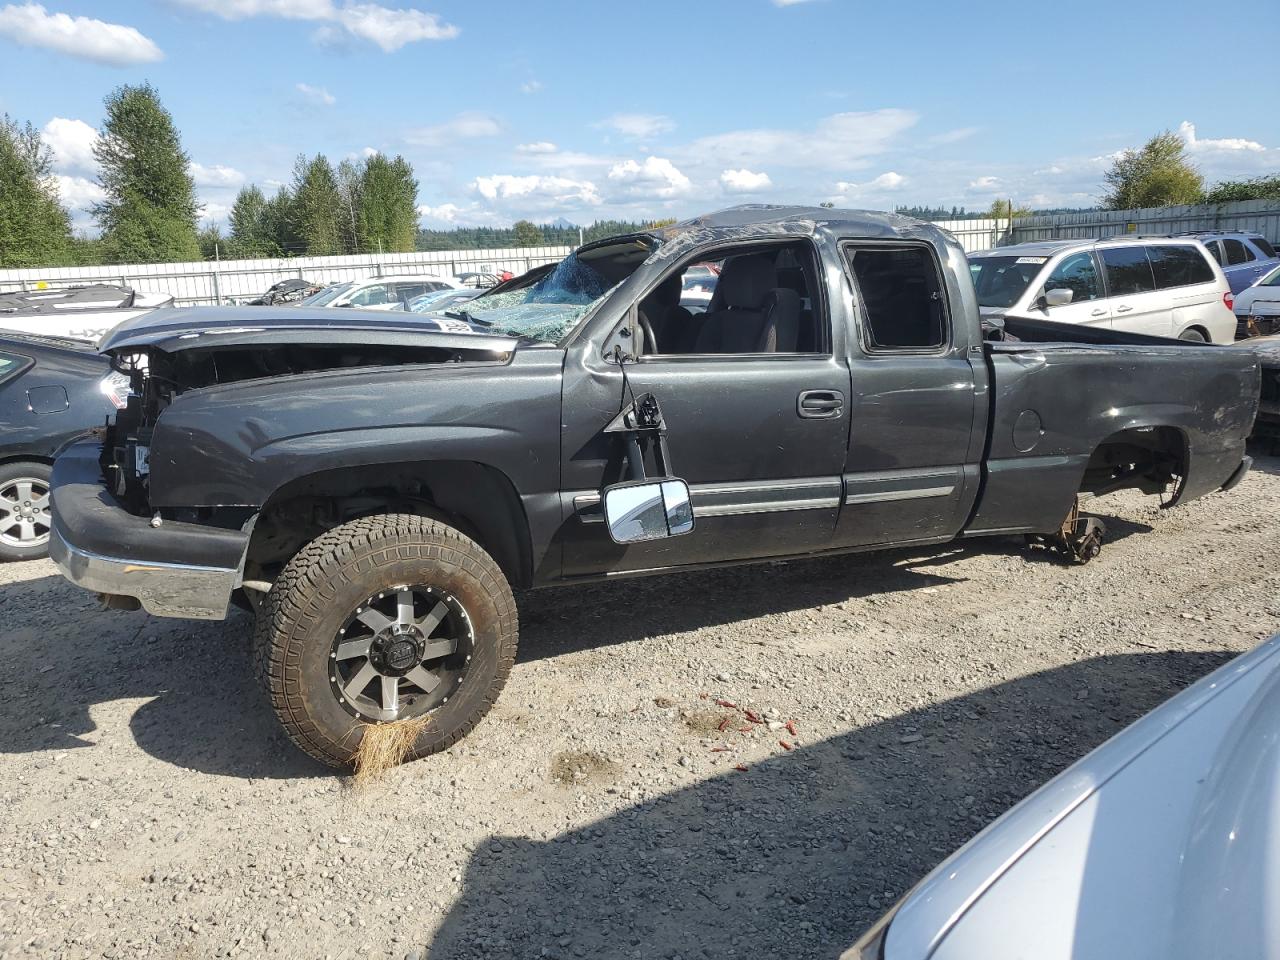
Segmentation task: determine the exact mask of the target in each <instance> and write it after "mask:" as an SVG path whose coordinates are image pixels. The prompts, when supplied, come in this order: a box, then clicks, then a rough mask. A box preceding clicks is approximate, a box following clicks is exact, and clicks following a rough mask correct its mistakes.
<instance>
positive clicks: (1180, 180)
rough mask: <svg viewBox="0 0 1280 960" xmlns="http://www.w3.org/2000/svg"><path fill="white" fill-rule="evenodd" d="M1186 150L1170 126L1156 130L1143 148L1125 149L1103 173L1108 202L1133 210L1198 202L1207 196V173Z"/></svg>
mask: <svg viewBox="0 0 1280 960" xmlns="http://www.w3.org/2000/svg"><path fill="white" fill-rule="evenodd" d="M1186 151H1187V145H1186V144H1185V143H1184V142H1183V140H1182V138H1181V137H1179V136H1178V135H1177V134H1175V133H1170V132H1169V131H1168V130H1165V131H1164V132H1163V133H1157V134H1156V135H1155V136H1154V137H1152V138H1151V139H1150V140H1148V141H1147V142H1146V144H1145V145H1144V146H1143V147H1142V149H1141V150H1125V151H1124V152H1123V153H1121V154H1120V156H1119V157H1117V158H1116V159H1115V161H1114V162H1113V163H1112V164H1111V167H1110V169H1109V170H1107V172H1106V173H1105V174H1104V175H1103V176H1104V179H1105V180H1106V184H1107V192H1106V195H1105V196H1104V198H1103V200H1104V202H1105V204H1106V206H1107V207H1108V208H1109V209H1111V210H1131V209H1134V208H1136V207H1167V206H1171V205H1174V204H1179V203H1199V202H1200V201H1201V200H1202V199H1203V198H1204V177H1202V176H1201V175H1200V172H1199V171H1198V170H1196V168H1195V167H1194V166H1192V165H1191V162H1190V161H1189V160H1188V159H1187V155H1186Z"/></svg>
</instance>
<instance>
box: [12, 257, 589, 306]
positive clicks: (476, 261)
mask: <svg viewBox="0 0 1280 960" xmlns="http://www.w3.org/2000/svg"><path fill="white" fill-rule="evenodd" d="M571 249H572V248H571V247H521V248H518V249H515V248H513V249H508V250H450V251H431V252H423V253H385V254H377V255H373V254H366V255H359V256H350V257H290V258H288V259H280V260H221V261H212V260H206V261H199V262H194V263H146V264H126V265H119V266H104V267H44V268H40V267H37V268H32V269H25V270H0V292H3V291H7V290H31V289H35V288H36V287H37V286H38V285H40V284H45V285H47V286H49V287H54V288H60V287H71V286H77V285H80V284H86V283H122V284H124V285H125V286H129V287H135V288H137V289H139V290H147V291H157V292H161V293H168V294H171V295H172V296H173V297H174V299H175V300H176V301H177V302H178V303H179V304H181V305H184V306H186V305H190V304H211V303H240V302H242V301H245V300H251V299H253V298H254V297H256V296H258V295H260V294H261V293H262V292H263V291H265V290H266V289H267V288H268V287H270V286H271V285H272V284H273V283H277V282H278V281H280V280H285V279H288V278H290V277H302V278H304V279H307V280H313V281H315V282H316V283H336V282H340V281H343V280H362V279H365V278H366V277H378V276H389V275H392V274H411V275H415V276H416V275H419V274H431V275H433V276H442V277H454V276H457V275H458V274H461V273H468V272H475V273H494V274H496V273H501V272H502V271H504V270H509V271H511V272H512V273H514V274H517V275H518V274H521V273H524V272H525V271H526V270H528V269H529V268H531V267H536V266H538V265H539V264H542V263H550V262H554V261H556V260H560V259H562V258H563V257H564V256H566V255H567V254H568V253H569V251H570V250H571Z"/></svg>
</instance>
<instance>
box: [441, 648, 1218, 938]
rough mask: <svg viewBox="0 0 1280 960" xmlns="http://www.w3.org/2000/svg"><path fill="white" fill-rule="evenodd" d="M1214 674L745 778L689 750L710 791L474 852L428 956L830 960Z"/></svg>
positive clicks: (862, 734) (1056, 674)
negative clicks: (1132, 727) (1049, 784)
mask: <svg viewBox="0 0 1280 960" xmlns="http://www.w3.org/2000/svg"><path fill="white" fill-rule="evenodd" d="M1232 656H1233V654H1231V653H1227V652H1216V653H1179V652H1168V653H1159V654H1133V655H1117V656H1107V657H1098V658H1095V659H1092V660H1087V661H1083V662H1080V663H1075V664H1072V665H1070V666H1065V667H1060V668H1056V669H1053V670H1048V671H1045V672H1043V673H1038V674H1034V675H1032V676H1028V677H1024V678H1021V679H1018V680H1013V681H1009V682H1007V683H1002V684H999V685H997V686H994V687H991V688H989V689H986V690H983V691H981V692H978V693H974V694H970V695H966V696H962V697H959V698H956V699H954V700H949V701H946V702H944V703H941V704H938V705H936V706H932V707H928V708H924V709H921V710H917V711H913V712H911V713H907V714H904V715H902V716H899V717H894V718H892V719H888V720H884V721H882V722H879V723H873V724H871V725H869V726H867V727H864V728H862V729H859V730H856V731H854V732H852V733H849V734H846V735H843V736H839V737H834V738H832V739H830V740H825V741H821V742H818V743H813V744H806V745H804V746H802V747H800V748H799V749H797V750H795V751H794V752H792V753H782V752H781V751H779V755H778V756H775V757H773V758H772V759H770V760H768V761H766V762H763V763H760V764H758V765H756V766H754V767H753V768H752V769H750V770H749V771H747V772H745V773H739V772H735V771H733V770H732V764H733V763H734V762H735V761H734V760H733V759H732V754H710V753H705V750H706V748H705V747H701V746H698V745H697V744H696V743H695V742H694V741H691V742H690V746H689V752H690V753H691V754H695V753H697V754H704V755H703V756H702V757H701V759H702V760H708V761H709V760H711V759H712V758H716V757H729V758H730V759H728V760H723V761H722V765H723V769H724V770H725V772H724V774H723V775H720V776H716V777H715V778H713V779H710V780H707V781H705V782H703V783H700V784H697V785H696V786H692V787H689V788H686V789H683V790H678V791H676V792H673V793H670V794H667V795H664V796H661V797H658V798H656V799H654V800H650V801H647V802H644V803H640V804H639V805H637V806H634V807H631V808H628V809H626V810H623V811H621V812H619V813H617V814H615V815H613V816H611V817H608V818H606V819H604V820H602V821H599V822H598V823H596V824H595V825H593V826H590V827H586V828H584V829H581V830H577V831H574V832H571V833H567V834H563V835H561V836H558V837H556V838H554V839H553V840H551V841H549V842H536V841H535V842H531V841H529V840H527V839H524V838H508V837H497V838H495V839H494V842H492V843H488V844H485V845H484V846H483V847H482V848H481V849H480V850H478V851H477V852H476V853H475V854H473V856H472V859H471V861H470V863H469V865H468V867H467V869H466V873H465V877H464V885H463V888H462V892H461V894H460V896H459V899H458V901H457V903H456V905H455V907H454V909H453V911H452V912H451V914H450V915H449V916H448V918H447V919H446V921H445V923H444V925H443V926H442V927H441V929H440V931H439V933H438V935H437V936H436V937H435V939H434V942H433V943H432V944H431V947H430V951H429V956H430V957H432V958H439V960H446V958H447V960H458V958H469V957H477V958H478V957H485V958H508V957H511V958H514V957H521V958H524V957H539V956H544V957H552V958H556V957H558V958H573V957H591V958H599V960H624V958H626V960H631V958H635V957H645V958H649V957H680V958H684V960H694V958H704V957H706V958H729V957H739V958H743V957H752V958H754V957H787V958H789V960H790V958H815V960H817V958H821V960H834V958H836V957H838V956H839V954H840V953H841V951H842V950H844V949H846V948H847V947H848V946H849V945H851V944H852V942H853V941H854V939H855V938H856V937H857V936H858V934H859V933H860V932H861V931H862V930H863V929H864V928H865V927H866V926H867V925H868V924H870V923H871V922H872V921H873V920H874V919H875V918H876V917H878V916H879V915H880V914H881V913H882V912H883V911H884V910H885V909H886V908H887V907H888V906H889V905H890V904H891V902H892V901H893V899H894V898H896V897H898V896H900V895H901V894H902V893H903V892H905V891H906V890H907V889H908V888H909V887H910V886H911V884H913V883H914V882H915V881H916V880H918V879H919V878H920V877H921V876H923V874H925V873H926V872H927V871H928V870H929V869H930V868H932V867H933V865H934V864H936V863H937V862H938V861H939V860H941V859H942V858H943V857H944V856H945V855H946V854H948V853H950V852H951V851H952V850H953V849H954V848H955V847H957V846H959V845H960V844H961V843H963V842H964V841H965V840H967V839H968V838H969V837H971V836H972V835H973V834H974V833H976V832H977V831H978V830H979V829H980V828H981V827H982V826H983V825H984V824H986V823H987V822H989V821H990V820H991V819H993V818H994V817H996V816H997V815H999V814H1000V813H1001V812H1003V811H1004V810H1006V809H1007V808H1008V807H1009V806H1011V805H1012V804H1013V803H1015V802H1016V801H1017V800H1019V799H1020V798H1022V797H1023V796H1025V795H1026V794H1027V793H1029V792H1030V791H1031V790H1033V789H1034V788H1035V787H1037V786H1039V785H1040V784H1041V783H1043V782H1044V781H1045V780H1046V779H1048V778H1049V777H1050V776H1052V775H1053V774H1055V773H1057V772H1058V771H1060V770H1062V769H1063V768H1064V767H1066V766H1067V765H1068V764H1070V763H1071V762H1072V761H1074V760H1076V759H1078V758H1079V757H1080V756H1082V755H1083V754H1084V753H1086V752H1087V751H1088V750H1090V749H1091V748H1093V747H1095V746H1097V745H1098V744H1100V743H1101V742H1102V741H1103V740H1105V739H1106V738H1108V737H1109V736H1111V735H1112V734H1114V733H1116V732H1117V731H1118V730H1120V729H1121V728H1122V727H1123V726H1125V725H1127V724H1129V723H1131V722H1132V721H1134V720H1136V719H1137V718H1138V717H1139V716H1141V715H1142V714H1143V713H1146V712H1148V711H1149V710H1151V709H1153V708H1154V707H1155V706H1156V705H1158V704H1159V703H1161V702H1162V701H1164V700H1165V699H1167V698H1168V697H1169V696H1171V695H1172V694H1174V693H1176V692H1177V691H1178V690H1179V689H1181V688H1182V687H1184V686H1186V685H1187V684H1189V683H1191V682H1192V681H1194V680H1195V679H1197V678H1198V677H1200V676H1202V675H1203V674H1205V673H1207V672H1209V671H1210V670H1212V669H1214V668H1216V667H1218V666H1220V665H1221V664H1223V663H1225V662H1226V661H1227V660H1229V659H1231V657H1232ZM1082 691H1087V694H1084V693H1082ZM1081 697H1083V699H1081ZM799 719H800V724H801V729H800V732H801V736H802V737H803V734H804V728H803V718H799ZM917 736H918V737H920V739H919V740H916V739H914V738H915V737H917ZM565 789H566V790H567V791H574V792H582V791H586V790H600V789H605V785H604V784H600V785H596V784H592V785H583V786H576V787H566V788H565Z"/></svg>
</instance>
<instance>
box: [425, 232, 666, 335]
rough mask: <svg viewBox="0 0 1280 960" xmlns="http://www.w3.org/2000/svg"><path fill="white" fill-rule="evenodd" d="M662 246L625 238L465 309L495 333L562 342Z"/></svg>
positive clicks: (462, 311) (461, 309)
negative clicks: (535, 280) (528, 283)
mask: <svg viewBox="0 0 1280 960" xmlns="http://www.w3.org/2000/svg"><path fill="white" fill-rule="evenodd" d="M656 245H657V240H655V239H654V238H653V237H647V236H646V237H623V238H619V239H618V240H616V241H613V242H605V243H601V244H594V245H592V246H589V247H585V248H582V249H579V250H578V251H577V252H575V253H572V254H570V255H569V256H567V257H565V258H564V259H563V260H561V261H560V262H559V263H558V264H557V265H556V267H555V269H554V270H552V271H551V272H550V273H548V274H547V275H546V276H544V277H542V278H541V279H539V280H538V281H537V282H535V283H532V284H530V285H528V286H521V287H517V288H516V289H514V290H504V291H502V292H501V293H492V294H486V295H485V296H482V297H479V298H478V299H476V300H472V301H471V302H470V303H466V304H460V305H458V306H457V307H456V308H454V309H452V310H450V311H449V312H450V313H451V314H456V315H458V316H465V318H466V319H468V320H470V321H471V322H472V323H474V324H478V325H480V326H483V327H488V328H492V330H493V332H495V333H504V334H507V335H508V336H513V337H528V338H529V339H530V340H541V341H543V342H546V343H558V342H559V341H561V340H563V339H564V338H565V337H567V336H568V335H569V334H570V333H572V332H573V330H574V328H576V327H577V325H578V324H579V323H580V322H581V321H582V319H583V318H584V317H585V316H586V315H587V314H588V313H590V312H591V310H592V309H594V308H595V307H596V305H597V304H599V303H600V302H601V301H602V300H604V298H605V297H606V296H608V295H609V293H610V292H611V291H612V290H613V289H614V287H616V286H617V285H618V284H620V283H621V282H622V281H623V280H625V279H627V277H629V276H631V274H632V273H633V272H634V271H635V269H636V267H638V266H639V265H640V264H641V263H643V262H644V261H645V259H646V258H647V257H648V256H649V254H650V253H651V252H652V250H653V249H654V248H655V246H656Z"/></svg>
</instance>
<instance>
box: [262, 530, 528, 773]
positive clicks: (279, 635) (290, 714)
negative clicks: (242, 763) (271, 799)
mask: <svg viewBox="0 0 1280 960" xmlns="http://www.w3.org/2000/svg"><path fill="white" fill-rule="evenodd" d="M518 633H519V627H518V621H517V616H516V605H515V599H514V597H513V596H512V594H511V587H510V585H509V584H508V583H507V579H506V577H505V576H503V573H502V570H501V569H500V568H499V567H498V565H497V563H496V562H495V561H494V560H493V558H492V557H490V556H489V554H488V553H486V552H485V551H484V550H483V549H482V548H481V547H480V546H479V544H477V543H476V542H475V541H473V540H471V539H470V538H468V537H466V536H464V535H463V534H462V533H460V532H458V531H457V530H455V529H454V528H453V527H450V526H447V525H446V524H443V523H441V522H439V521H437V520H431V519H428V518H425V517H419V516H410V515H400V514H390V515H384V516H376V517H366V518H363V519H360V520H353V521H351V522H350V523H345V524H343V525H342V526H340V527H336V528H334V529H333V530H331V531H329V532H328V533H326V534H325V535H324V536H322V537H319V538H318V539H316V540H314V541H312V542H311V543H309V544H308V545H307V546H305V547H303V548H302V550H300V551H299V552H298V553H297V554H296V555H295V556H294V557H293V559H291V560H290V561H289V563H288V564H286V566H285V568H284V571H283V572H282V573H281V574H280V577H279V578H278V579H277V580H276V581H275V583H274V584H273V585H272V588H271V591H270V592H269V593H268V594H267V597H266V600H265V601H264V603H263V604H262V606H261V608H260V609H259V611H258V622H257V627H256V631H255V646H256V659H257V665H258V672H259V675H260V678H261V680H262V681H263V683H264V684H265V686H266V689H267V692H268V694H269V695H270V697H271V704H272V707H273V708H274V710H275V712H276V715H277V717H279V719H280V722H281V723H282V724H283V725H284V728H285V731H286V733H288V735H289V738H290V739H291V740H293V742H294V743H295V744H297V746H298V747H300V748H301V749H302V750H303V751H305V752H306V753H308V754H310V755H311V756H312V757H314V758H315V759H317V760H319V761H321V762H322V763H326V764H328V765H330V766H334V767H348V766H350V765H351V763H352V759H353V756H354V754H355V751H356V748H357V747H358V746H359V744H360V739H361V737H363V735H364V731H365V730H366V729H367V728H368V727H369V726H371V725H374V724H380V723H388V722H393V721H397V720H405V719H410V718H419V717H424V716H425V717H426V718H427V722H426V725H425V726H424V728H423V730H422V732H421V733H419V735H418V738H417V740H416V742H415V743H414V746H413V748H412V749H411V750H410V752H409V754H408V759H417V758H418V757H422V756H426V755H427V754H430V753H435V752H436V751H439V750H443V749H445V748H447V747H449V746H451V745H452V744H454V743H456V742H457V741H458V740H460V739H462V737H464V736H466V734H468V733H469V732H470V731H471V730H472V728H473V727H475V725H476V724H477V723H479V722H480V720H481V719H482V718H483V717H484V715H485V714H486V713H488V712H489V708H490V707H492V706H493V703H494V701H495V700H496V699H497V697H498V694H499V693H500V692H501V690H502V687H503V685H504V684H505V683H506V680H507V675H508V674H509V673H510V671H511V665H512V663H514V661H515V655H516V644H517V641H518Z"/></svg>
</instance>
